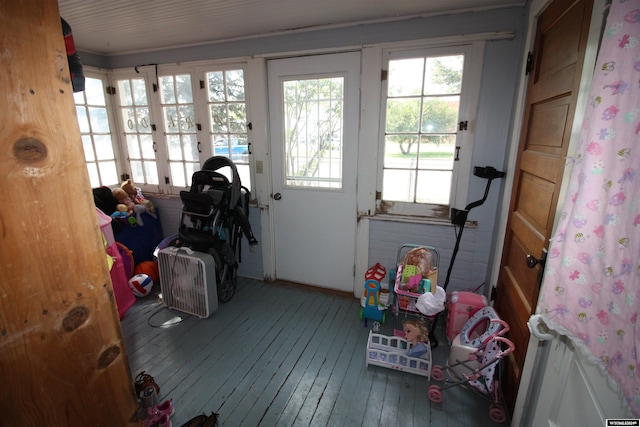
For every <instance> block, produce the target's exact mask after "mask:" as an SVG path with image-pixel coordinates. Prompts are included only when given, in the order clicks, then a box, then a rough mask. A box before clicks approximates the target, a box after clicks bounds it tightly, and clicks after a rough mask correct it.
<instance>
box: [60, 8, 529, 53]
mask: <svg viewBox="0 0 640 427" xmlns="http://www.w3.org/2000/svg"><path fill="white" fill-rule="evenodd" d="M525 2H526V0H189V1H184V0H109V1H105V0H59V8H60V16H62V18H64V19H65V20H66V21H67V22H68V23H69V25H71V28H72V31H73V38H74V41H75V45H76V47H77V48H78V50H80V51H84V52H90V53H95V54H100V55H119V54H125V53H134V52H143V51H150V50H157V49H166V48H169V47H178V46H189V45H196V44H201V43H211V42H216V41H222V40H237V39H246V38H252V37H259V36H264V35H269V34H281V33H287V32H296V31H304V30H310V29H319V28H331V27H336V26H348V25H356V24H359V23H367V22H384V21H388V20H398V19H404V18H409V17H417V16H431V15H437V14H445V13H460V12H468V11H479V10H487V9H493V8H501V7H507V6H514V5H515V6H522V5H523V4H524V3H525Z"/></svg>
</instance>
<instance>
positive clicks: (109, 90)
mask: <svg viewBox="0 0 640 427" xmlns="http://www.w3.org/2000/svg"><path fill="white" fill-rule="evenodd" d="M104 90H105V92H107V95H115V94H116V88H115V87H113V86H107V87H105V88H104Z"/></svg>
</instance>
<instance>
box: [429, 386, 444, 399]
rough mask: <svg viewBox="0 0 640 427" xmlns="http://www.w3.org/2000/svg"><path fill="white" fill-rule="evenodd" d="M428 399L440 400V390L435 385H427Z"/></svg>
mask: <svg viewBox="0 0 640 427" xmlns="http://www.w3.org/2000/svg"><path fill="white" fill-rule="evenodd" d="M429 400H430V401H432V402H433V403H440V402H442V390H440V387H439V386H437V385H432V386H431V387H429Z"/></svg>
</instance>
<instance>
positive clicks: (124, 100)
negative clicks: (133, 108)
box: [117, 80, 133, 123]
mask: <svg viewBox="0 0 640 427" xmlns="http://www.w3.org/2000/svg"><path fill="white" fill-rule="evenodd" d="M117 85H118V93H119V94H120V103H121V105H133V94H132V93H131V85H130V84H129V80H120V81H119V82H118V83H117ZM125 123H126V122H125Z"/></svg>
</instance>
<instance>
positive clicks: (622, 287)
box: [538, 0, 640, 416]
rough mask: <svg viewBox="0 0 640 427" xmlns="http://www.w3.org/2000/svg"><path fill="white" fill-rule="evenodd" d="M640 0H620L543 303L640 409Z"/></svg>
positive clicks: (606, 37) (551, 319) (543, 310)
mask: <svg viewBox="0 0 640 427" xmlns="http://www.w3.org/2000/svg"><path fill="white" fill-rule="evenodd" d="M639 134H640V0H613V2H612V4H611V6H610V10H609V16H608V18H607V22H606V24H605V29H604V33H603V40H602V44H601V47H600V52H599V54H598V60H597V63H596V69H595V71H594V77H593V83H592V87H591V93H590V98H589V105H588V106H587V111H586V114H585V119H584V122H583V125H582V130H581V135H580V142H579V147H578V150H577V153H576V156H575V158H574V159H572V160H573V161H574V165H573V169H572V172H571V178H570V183H569V187H568V192H567V196H566V199H565V200H564V204H563V205H562V206H563V208H562V211H561V214H560V220H559V224H558V229H557V233H556V234H555V235H554V236H553V238H552V239H551V245H550V247H549V257H548V260H547V264H546V268H545V275H544V283H543V286H542V289H541V294H540V300H539V304H538V313H539V314H541V315H542V317H543V319H544V320H545V322H546V323H547V325H548V326H549V327H550V328H552V329H555V330H557V331H558V332H560V333H562V334H564V335H567V336H568V337H570V338H571V339H572V341H573V343H574V344H575V345H576V346H577V347H578V348H580V349H582V350H583V351H584V353H585V354H586V356H587V357H588V358H589V359H591V360H592V361H595V362H596V363H597V364H598V365H599V366H600V367H601V368H602V370H603V372H604V373H605V375H607V376H608V377H609V378H610V379H611V380H612V382H613V383H615V384H617V386H618V388H619V390H620V392H621V395H622V396H623V398H624V400H625V401H626V403H627V405H628V406H629V407H630V408H631V410H632V412H633V413H634V414H635V415H636V416H640V364H639V361H638V342H639V340H640V329H639V328H638V311H639V310H640V185H638V179H639V178H640V176H638V170H639V169H640V136H639Z"/></svg>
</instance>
